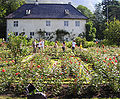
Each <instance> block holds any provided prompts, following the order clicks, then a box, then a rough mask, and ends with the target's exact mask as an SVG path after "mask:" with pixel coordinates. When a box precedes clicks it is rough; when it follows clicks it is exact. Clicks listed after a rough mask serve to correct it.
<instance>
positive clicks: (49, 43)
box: [45, 40, 55, 46]
mask: <svg viewBox="0 0 120 99" xmlns="http://www.w3.org/2000/svg"><path fill="white" fill-rule="evenodd" d="M54 45H55V42H53V41H47V40H45V46H54Z"/></svg>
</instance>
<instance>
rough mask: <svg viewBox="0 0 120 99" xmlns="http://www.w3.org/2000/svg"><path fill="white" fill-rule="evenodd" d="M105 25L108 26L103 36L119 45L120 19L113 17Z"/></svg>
mask: <svg viewBox="0 0 120 99" xmlns="http://www.w3.org/2000/svg"><path fill="white" fill-rule="evenodd" d="M107 25H108V26H107V28H106V29H105V31H104V34H105V38H106V39H107V40H109V41H111V42H112V43H115V44H117V45H118V46H119V45H120V21H119V20H116V19H115V18H114V21H111V22H110V23H108V24H107Z"/></svg>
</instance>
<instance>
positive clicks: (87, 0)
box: [26, 0, 102, 12]
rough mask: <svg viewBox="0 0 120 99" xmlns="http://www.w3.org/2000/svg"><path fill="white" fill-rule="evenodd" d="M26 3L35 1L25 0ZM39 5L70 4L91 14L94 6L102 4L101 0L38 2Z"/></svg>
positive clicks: (44, 0)
mask: <svg viewBox="0 0 120 99" xmlns="http://www.w3.org/2000/svg"><path fill="white" fill-rule="evenodd" d="M26 1H27V2H35V1H36V0H26ZM38 1H39V2H40V3H63V4H64V3H68V2H71V4H72V5H73V6H75V7H77V6H78V5H83V6H86V7H87V8H89V9H90V10H91V11H92V12H94V10H95V8H94V6H95V4H96V3H99V2H102V0H38Z"/></svg>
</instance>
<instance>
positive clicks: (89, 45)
mask: <svg viewBox="0 0 120 99" xmlns="http://www.w3.org/2000/svg"><path fill="white" fill-rule="evenodd" d="M94 46H95V42H93V41H89V42H88V41H85V43H84V45H83V47H84V48H88V47H94Z"/></svg>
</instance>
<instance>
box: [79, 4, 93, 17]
mask: <svg viewBox="0 0 120 99" xmlns="http://www.w3.org/2000/svg"><path fill="white" fill-rule="evenodd" d="M77 9H78V10H79V11H80V12H81V13H82V14H83V15H85V16H87V17H88V18H92V17H93V14H92V12H91V11H90V10H89V9H88V8H87V7H85V6H83V5H79V6H78V7H77Z"/></svg>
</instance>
